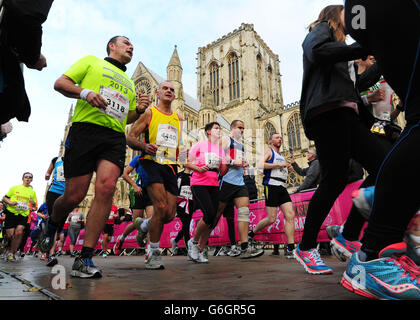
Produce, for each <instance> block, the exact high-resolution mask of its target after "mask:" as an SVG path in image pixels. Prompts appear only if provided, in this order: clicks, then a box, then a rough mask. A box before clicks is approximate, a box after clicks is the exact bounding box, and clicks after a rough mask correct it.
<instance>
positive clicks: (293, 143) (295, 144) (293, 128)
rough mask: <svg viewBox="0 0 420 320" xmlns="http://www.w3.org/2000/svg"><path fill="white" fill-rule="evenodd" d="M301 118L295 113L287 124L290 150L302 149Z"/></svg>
mask: <svg viewBox="0 0 420 320" xmlns="http://www.w3.org/2000/svg"><path fill="white" fill-rule="evenodd" d="M300 127H301V125H300V117H299V114H298V113H295V114H294V115H293V116H292V117H291V118H290V120H289V122H288V123H287V136H288V138H289V149H292V150H296V149H300V148H301V145H302V144H301V139H300Z"/></svg>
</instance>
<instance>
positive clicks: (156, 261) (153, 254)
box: [145, 250, 165, 270]
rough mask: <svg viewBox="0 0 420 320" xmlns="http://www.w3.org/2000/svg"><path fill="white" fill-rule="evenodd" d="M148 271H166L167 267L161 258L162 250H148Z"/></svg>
mask: <svg viewBox="0 0 420 320" xmlns="http://www.w3.org/2000/svg"><path fill="white" fill-rule="evenodd" d="M145 262H146V269H149V270H161V269H165V266H164V265H163V262H162V257H161V256H160V250H153V251H152V250H148V253H147V255H146V261H145Z"/></svg>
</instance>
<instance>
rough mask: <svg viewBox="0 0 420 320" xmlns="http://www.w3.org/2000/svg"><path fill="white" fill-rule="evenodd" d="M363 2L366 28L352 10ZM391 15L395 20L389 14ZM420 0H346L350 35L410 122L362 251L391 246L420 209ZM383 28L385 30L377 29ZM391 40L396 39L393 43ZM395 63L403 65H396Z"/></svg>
mask: <svg viewBox="0 0 420 320" xmlns="http://www.w3.org/2000/svg"><path fill="white" fill-rule="evenodd" d="M359 4H362V5H364V7H365V9H366V19H367V21H368V24H367V28H366V29H358V30H353V29H352V28H351V20H352V18H353V17H352V15H351V14H350V13H351V9H352V7H353V6H355V5H359ZM391 16H392V19H389V17H391ZM419 17H420V1H418V0H417V1H415V0H406V1H396V0H388V1H380V0H370V1H360V0H359V1H357V0H346V25H348V26H350V28H349V30H348V31H349V32H350V35H351V36H352V37H353V38H354V39H355V40H356V41H357V42H359V43H360V44H361V45H362V46H364V47H366V48H368V49H369V51H371V52H372V54H374V55H375V59H376V60H377V63H378V65H379V66H380V68H381V70H382V73H383V75H384V77H385V79H386V80H387V82H388V83H389V85H390V86H391V87H392V88H393V90H394V91H395V92H396V94H397V95H398V96H399V97H400V98H401V99H402V101H403V102H404V108H405V117H406V120H407V126H406V128H405V130H404V131H403V133H402V134H401V138H400V139H399V141H398V142H397V143H396V144H395V145H394V147H393V148H392V150H391V152H390V153H389V154H388V155H387V157H386V159H385V161H384V162H383V164H381V167H380V170H379V173H378V177H377V181H376V187H375V198H374V199H375V201H374V205H373V208H372V211H371V216H370V219H369V225H368V227H367V229H366V232H365V236H364V238H363V240H362V243H363V246H362V250H363V251H365V252H367V253H368V254H371V256H374V255H375V254H377V253H378V252H379V251H380V250H382V249H383V248H385V247H386V246H388V245H390V244H393V243H397V242H401V241H402V240H403V237H404V233H405V231H406V230H407V227H408V224H409V222H410V220H411V219H412V218H413V216H414V215H415V213H416V211H417V210H418V209H419V207H420V197H419V196H418V190H417V188H411V187H409V185H410V182H417V181H419V179H420V171H419V170H418V169H417V168H418V165H419V162H420V150H419V145H420V90H419V88H420V61H419V55H420V41H419V39H420V18H419ZM378 30H381V31H380V32H378ZM389 39H395V41H394V40H393V41H394V42H393V45H392V46H391V45H390V44H389ZM396 61H397V62H398V63H396Z"/></svg>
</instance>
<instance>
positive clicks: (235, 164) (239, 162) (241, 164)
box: [233, 159, 249, 168]
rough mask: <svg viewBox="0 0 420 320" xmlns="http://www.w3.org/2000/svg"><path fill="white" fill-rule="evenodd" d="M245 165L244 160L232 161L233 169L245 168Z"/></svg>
mask: <svg viewBox="0 0 420 320" xmlns="http://www.w3.org/2000/svg"><path fill="white" fill-rule="evenodd" d="M245 163H246V161H245V160H239V159H236V160H234V161H233V165H234V166H235V167H240V168H245ZM248 167H249V164H248Z"/></svg>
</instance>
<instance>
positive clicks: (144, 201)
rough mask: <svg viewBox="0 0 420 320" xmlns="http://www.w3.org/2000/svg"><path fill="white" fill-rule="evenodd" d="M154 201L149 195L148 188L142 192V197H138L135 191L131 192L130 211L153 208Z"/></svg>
mask: <svg viewBox="0 0 420 320" xmlns="http://www.w3.org/2000/svg"><path fill="white" fill-rule="evenodd" d="M151 205H153V204H152V200H151V199H150V197H149V195H148V194H147V190H146V188H144V189H142V190H141V196H138V195H137V194H135V193H134V191H131V190H130V209H131V210H142V209H143V210H144V209H146V207H148V206H151Z"/></svg>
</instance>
